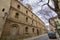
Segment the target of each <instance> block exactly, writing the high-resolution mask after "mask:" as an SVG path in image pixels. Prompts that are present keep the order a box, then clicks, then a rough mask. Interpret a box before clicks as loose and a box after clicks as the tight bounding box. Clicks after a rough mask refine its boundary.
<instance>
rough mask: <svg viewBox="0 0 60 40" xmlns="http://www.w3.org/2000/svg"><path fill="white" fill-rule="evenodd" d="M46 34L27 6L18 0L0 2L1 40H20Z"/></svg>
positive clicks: (41, 24) (42, 25) (38, 19)
mask: <svg viewBox="0 0 60 40" xmlns="http://www.w3.org/2000/svg"><path fill="white" fill-rule="evenodd" d="M44 33H46V28H45V24H44V23H43V22H42V21H41V20H40V18H38V16H36V15H35V14H34V13H33V12H32V11H31V8H30V7H29V5H28V6H27V7H25V6H24V5H23V4H22V3H20V2H19V1H18V0H0V38H1V40H21V39H25V38H29V37H34V36H38V35H41V34H44Z"/></svg>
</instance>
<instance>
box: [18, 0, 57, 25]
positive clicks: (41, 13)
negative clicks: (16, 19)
mask: <svg viewBox="0 0 60 40" xmlns="http://www.w3.org/2000/svg"><path fill="white" fill-rule="evenodd" d="M18 1H20V2H21V3H22V4H23V5H25V6H26V4H29V5H30V6H31V7H32V12H33V13H35V14H36V15H37V16H38V17H39V18H40V19H41V20H42V21H43V22H44V23H45V24H46V25H48V24H49V22H48V20H49V18H51V17H55V16H57V14H56V13H55V12H54V11H53V10H51V9H50V8H49V7H48V6H47V5H44V6H42V5H43V4H46V3H47V2H48V0H42V1H41V0H18ZM40 1H41V2H40ZM49 5H50V6H51V7H52V8H55V7H54V2H53V1H52V0H50V2H49Z"/></svg>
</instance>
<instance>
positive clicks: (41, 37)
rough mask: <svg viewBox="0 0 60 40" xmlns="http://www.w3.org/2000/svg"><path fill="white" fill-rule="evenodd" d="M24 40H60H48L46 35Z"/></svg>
mask: <svg viewBox="0 0 60 40" xmlns="http://www.w3.org/2000/svg"><path fill="white" fill-rule="evenodd" d="M24 40H60V39H49V37H48V35H47V34H44V35H41V36H37V37H34V38H28V39H24Z"/></svg>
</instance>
